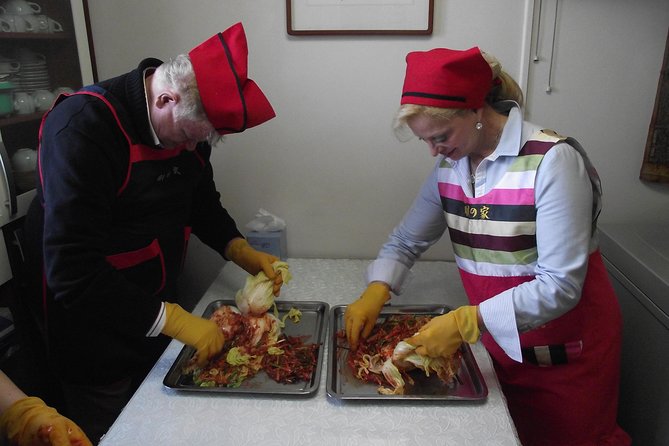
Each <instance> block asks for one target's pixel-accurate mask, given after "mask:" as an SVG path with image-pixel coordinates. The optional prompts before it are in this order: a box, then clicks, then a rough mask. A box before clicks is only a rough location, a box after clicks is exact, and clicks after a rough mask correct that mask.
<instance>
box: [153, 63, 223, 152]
mask: <svg viewBox="0 0 669 446" xmlns="http://www.w3.org/2000/svg"><path fill="white" fill-rule="evenodd" d="M155 76H156V77H157V78H158V80H159V82H160V83H161V84H162V85H164V86H167V87H170V88H173V89H174V90H175V91H176V92H177V93H178V94H179V96H180V98H181V99H180V102H179V107H177V109H176V111H175V116H176V118H178V119H184V120H188V121H207V120H208V118H207V114H206V113H205V111H204V107H203V105H202V99H201V98H200V90H199V89H198V88H197V81H196V80H195V71H194V70H193V64H192V63H191V61H190V57H188V55H187V54H179V55H178V56H176V57H175V58H174V59H171V60H169V61H167V62H165V63H163V64H161V65H160V66H158V68H156V71H155ZM221 140H222V136H221V135H219V134H218V132H216V131H213V132H212V133H211V134H210V135H209V136H208V137H207V142H209V144H211V145H212V146H214V145H216V144H217V143H218V142H220V141H221Z"/></svg>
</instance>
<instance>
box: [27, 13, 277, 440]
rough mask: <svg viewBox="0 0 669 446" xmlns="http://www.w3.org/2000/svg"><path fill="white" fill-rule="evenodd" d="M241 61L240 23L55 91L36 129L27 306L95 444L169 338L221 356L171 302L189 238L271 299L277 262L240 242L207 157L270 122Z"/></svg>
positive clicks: (52, 368)
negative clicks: (266, 285)
mask: <svg viewBox="0 0 669 446" xmlns="http://www.w3.org/2000/svg"><path fill="white" fill-rule="evenodd" d="M247 59H248V48H247V43H246V36H245V34H244V29H243V27H242V25H241V23H238V24H236V25H234V26H232V27H230V28H229V29H227V30H226V31H224V32H222V33H219V34H216V35H215V36H213V37H211V38H210V39H208V40H207V41H205V42H204V43H202V44H201V45H199V46H197V47H196V48H194V49H193V50H191V51H190V52H189V54H187V55H186V54H182V55H179V56H177V57H176V58H175V59H174V60H171V61H169V62H165V63H163V62H161V61H160V60H157V59H146V60H143V61H142V62H141V63H140V64H139V66H138V68H136V69H135V70H133V71H131V72H129V73H127V74H124V75H121V76H118V77H116V78H113V79H109V80H106V81H102V82H99V83H97V84H95V85H92V86H89V87H85V88H83V89H82V90H80V91H78V92H77V93H75V94H72V95H62V96H60V97H59V98H58V99H57V101H56V103H55V105H54V107H53V108H52V109H51V110H50V111H49V112H48V113H47V115H46V116H45V118H44V120H43V123H42V127H41V130H40V147H39V164H38V170H39V180H40V181H39V184H38V187H37V196H36V199H35V200H34V202H33V203H32V205H31V208H30V211H29V213H28V216H27V218H26V233H27V240H28V243H29V246H28V254H29V259H30V261H31V266H32V268H31V270H32V271H33V272H34V273H35V277H34V280H33V281H32V283H33V284H34V285H35V289H36V292H35V293H32V294H35V295H39V298H36V299H35V300H34V302H32V304H33V305H32V307H33V308H32V310H33V313H35V315H36V316H37V318H36V319H37V320H38V321H39V324H38V325H39V328H41V334H42V336H43V338H44V339H45V340H46V341H47V342H46V343H47V351H48V365H49V371H48V373H51V374H53V375H54V376H55V377H56V378H57V381H58V382H59V384H60V385H61V386H62V395H63V403H64V404H63V405H62V406H61V408H62V409H63V411H64V413H65V414H66V415H67V416H69V417H70V418H71V419H72V420H74V421H75V422H76V423H78V424H79V425H80V426H81V427H82V428H83V429H84V431H85V432H86V433H87V435H88V436H89V437H90V438H91V440H93V441H94V442H96V441H97V439H99V438H100V436H101V435H102V434H104V432H105V431H106V430H107V428H108V427H109V426H110V425H111V423H112V422H113V421H114V419H115V418H116V416H117V415H118V413H119V412H120V410H121V409H122V408H123V406H124V405H125V403H126V402H127V401H128V399H129V398H130V396H131V395H132V393H133V392H134V390H135V389H136V387H137V386H138V385H139V383H140V382H141V380H142V379H143V377H144V376H145V374H146V373H147V372H148V370H149V369H150V368H151V367H152V366H153V364H154V363H155V361H156V360H157V358H158V356H159V355H160V354H161V352H162V351H163V349H164V348H165V346H166V345H167V342H168V341H169V340H170V338H175V339H177V340H179V341H181V342H183V343H184V344H187V345H190V346H193V347H195V349H196V351H197V355H198V361H199V362H200V363H203V362H205V361H207V359H208V358H210V357H212V356H213V355H215V354H216V353H218V352H219V351H220V350H221V349H222V347H223V343H224V338H223V335H222V333H221V332H220V330H219V329H218V328H217V326H216V325H215V324H214V323H213V322H211V321H208V320H205V319H203V318H200V317H196V316H193V315H191V314H190V313H188V312H186V311H185V310H183V309H182V308H181V307H180V306H179V305H178V304H177V303H176V300H177V293H176V283H177V277H178V276H179V273H180V271H181V268H182V266H183V261H184V257H185V254H186V248H187V244H188V239H189V237H190V235H191V233H193V234H195V235H197V236H198V238H199V239H201V240H202V241H203V242H204V243H206V244H207V245H209V246H210V247H211V248H213V249H214V250H216V251H217V252H218V253H220V254H221V255H222V256H223V257H224V258H226V259H227V260H231V261H233V262H234V263H236V264H238V265H239V266H240V267H242V268H243V269H244V270H246V271H248V272H249V274H253V275H255V274H257V273H259V272H260V271H263V272H264V273H265V274H266V275H267V276H268V277H270V278H271V279H273V280H274V281H275V282H274V283H275V286H274V292H275V294H278V292H279V289H280V286H281V277H280V275H278V274H275V272H274V270H273V267H272V263H274V262H275V261H277V260H278V259H277V258H276V257H274V256H272V255H269V254H266V253H263V252H259V251H256V250H254V249H253V248H251V247H250V246H249V244H248V243H247V242H246V240H245V239H244V238H243V236H242V234H241V233H240V232H239V230H238V229H237V226H236V224H235V221H234V220H233V219H232V217H231V216H230V215H229V214H228V212H227V211H226V210H225V209H224V208H223V206H222V205H221V203H220V200H219V198H220V195H219V193H218V192H217V190H216V186H215V184H214V179H213V172H212V166H211V163H210V160H209V157H210V155H211V150H212V145H213V144H215V143H216V142H217V141H218V140H219V139H220V138H221V136H222V135H225V134H230V133H239V132H243V131H244V130H246V129H248V128H251V127H254V126H256V125H259V124H262V123H263V122H265V121H268V120H269V119H271V118H273V117H274V116H275V114H274V110H273V109H272V106H271V105H270V103H269V101H268V100H267V98H266V97H265V95H264V94H263V93H262V91H261V90H260V88H259V87H258V86H257V85H256V84H255V82H253V81H252V80H251V79H249V77H248V70H247ZM42 271H43V279H44V282H42ZM38 276H39V277H38ZM42 283H43V284H44V287H43V289H42V287H41V285H42ZM38 288H39V291H37V289H38ZM163 335H167V336H163Z"/></svg>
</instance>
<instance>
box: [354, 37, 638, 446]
mask: <svg viewBox="0 0 669 446" xmlns="http://www.w3.org/2000/svg"><path fill="white" fill-rule="evenodd" d="M522 96H523V95H522V92H521V90H520V88H519V87H518V85H517V83H516V82H515V81H514V80H513V79H512V78H511V77H510V76H509V75H508V74H507V73H506V72H504V71H503V70H502V69H501V65H500V64H499V62H498V61H497V60H496V59H495V58H494V57H492V56H490V55H488V54H485V53H483V52H481V51H480V50H479V49H478V48H471V49H469V50H466V51H458V50H451V49H445V48H439V49H434V50H431V51H426V52H412V53H410V54H409V55H408V56H407V70H406V77H405V81H404V87H403V91H402V99H401V107H400V109H399V111H398V114H397V116H396V121H395V129H396V131H397V132H398V134H399V133H401V131H402V130H403V129H406V128H408V129H410V130H411V132H413V134H414V135H416V136H417V137H419V138H420V139H421V140H423V141H425V143H426V144H427V145H428V147H429V149H430V153H431V154H432V155H433V156H435V157H437V162H436V164H435V167H434V169H433V171H432V173H431V174H430V176H429V177H428V178H427V180H426V181H425V183H424V184H423V186H422V188H421V190H420V192H419V194H418V196H417V197H416V199H415V201H414V203H413V205H412V206H411V208H410V209H409V211H408V212H407V213H406V215H405V216H404V218H403V220H402V221H401V222H400V224H399V225H398V226H397V227H396V228H395V229H394V231H393V233H392V234H391V235H390V238H389V240H388V242H387V243H386V244H385V245H384V246H383V247H382V248H381V250H380V252H379V255H378V257H377V259H376V260H375V261H374V262H372V263H371V264H370V266H369V268H368V270H367V281H368V286H367V289H366V290H365V291H364V292H363V293H362V295H361V296H360V298H359V299H358V300H356V301H355V302H353V303H352V304H351V305H349V306H348V308H347V310H346V313H345V316H344V319H345V324H346V334H347V337H348V340H349V342H350V344H351V346H352V348H357V345H358V342H359V340H360V338H361V337H362V338H365V337H367V336H368V335H369V333H370V332H371V330H372V327H373V326H374V324H375V322H376V319H377V316H378V314H379V312H380V310H381V307H382V306H383V305H384V304H385V303H386V302H387V301H389V300H390V298H391V296H390V293H391V292H392V293H395V294H400V293H401V292H402V288H403V284H404V283H405V281H406V278H407V277H408V276H409V275H410V269H411V267H412V265H413V264H414V262H415V261H416V260H417V259H418V258H419V257H420V255H421V254H422V253H423V252H424V251H426V250H427V249H428V248H429V247H430V246H431V245H432V244H433V243H435V242H436V241H437V240H438V239H439V238H440V237H441V236H442V235H443V233H444V232H445V231H446V230H448V234H449V236H450V239H451V242H452V244H453V251H454V255H455V260H456V263H457V266H458V269H459V272H460V276H461V278H462V283H463V285H464V288H465V291H466V293H467V296H468V298H469V301H470V305H466V306H463V307H460V308H457V309H455V310H454V311H451V312H449V313H447V314H445V315H442V316H438V317H435V318H434V319H433V320H432V321H431V322H430V323H429V324H427V325H425V326H424V327H423V328H422V329H421V330H420V331H419V332H418V333H417V334H416V335H414V336H413V337H411V338H409V339H407V342H409V343H410V344H412V345H415V346H416V347H417V349H416V351H417V352H418V353H419V354H424V355H428V356H432V357H438V356H445V357H448V356H450V355H452V354H453V353H454V352H455V351H456V350H457V349H458V348H459V346H460V344H461V343H462V342H469V343H474V342H476V341H478V340H479V339H481V341H482V342H483V344H484V345H485V346H486V348H487V350H488V352H489V353H490V355H491V357H492V359H493V363H494V365H495V369H496V371H497V375H498V377H499V380H500V382H501V384H502V389H503V391H504V394H505V396H506V399H507V402H508V405H509V410H510V412H511V415H512V417H513V420H514V422H515V424H516V428H517V430H518V434H519V436H520V439H521V441H522V443H523V444H524V445H542V446H545V445H601V444H607V445H627V444H630V439H629V436H628V435H627V434H626V433H625V432H624V431H623V430H622V429H621V428H620V427H619V426H618V425H617V423H616V413H617V406H618V382H619V373H620V372H619V369H620V343H621V316H620V310H619V307H618V301H617V299H616V296H615V294H614V291H613V289H612V287H611V284H610V282H609V279H608V275H607V272H606V269H605V267H604V265H603V262H602V259H601V256H600V252H599V248H598V244H597V227H596V222H597V217H598V214H599V212H600V209H601V184H600V181H599V177H598V176H597V172H596V171H595V169H594V167H593V166H592V164H591V162H590V160H589V159H588V157H587V155H586V153H585V151H584V150H583V148H582V147H581V146H580V144H579V143H578V142H577V141H576V140H574V139H572V138H569V137H564V136H560V135H559V134H557V133H555V132H554V131H552V130H547V129H544V128H543V127H540V126H537V125H535V124H532V123H529V122H525V121H523V117H522V110H521V108H520V107H521V105H522Z"/></svg>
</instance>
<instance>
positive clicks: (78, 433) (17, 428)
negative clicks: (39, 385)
mask: <svg viewBox="0 0 669 446" xmlns="http://www.w3.org/2000/svg"><path fill="white" fill-rule="evenodd" d="M0 431H2V432H3V433H5V435H6V437H7V438H8V439H9V442H10V444H12V445H20V446H43V445H52V446H91V442H90V440H89V439H88V437H87V436H86V434H84V432H83V431H82V430H81V429H80V428H79V426H77V425H76V424H75V423H74V422H73V421H72V420H70V419H69V418H66V417H64V416H62V415H61V414H59V413H58V411H57V410H56V409H54V408H53V407H49V406H47V405H46V404H45V403H44V401H42V400H41V399H39V398H36V397H27V398H22V399H20V400H18V401H16V402H15V403H14V404H12V405H11V406H10V407H9V408H8V409H7V410H6V411H5V412H4V413H3V414H2V417H0ZM3 444H4V443H3Z"/></svg>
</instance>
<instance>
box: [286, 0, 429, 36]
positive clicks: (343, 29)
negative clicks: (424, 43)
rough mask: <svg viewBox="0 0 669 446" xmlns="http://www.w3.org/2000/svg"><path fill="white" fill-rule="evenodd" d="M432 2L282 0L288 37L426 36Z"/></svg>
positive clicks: (416, 0)
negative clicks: (284, 7)
mask: <svg viewBox="0 0 669 446" xmlns="http://www.w3.org/2000/svg"><path fill="white" fill-rule="evenodd" d="M433 16H434V0H286V29H287V32H288V34H290V35H291V36H318V35H430V34H432V21H433Z"/></svg>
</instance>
